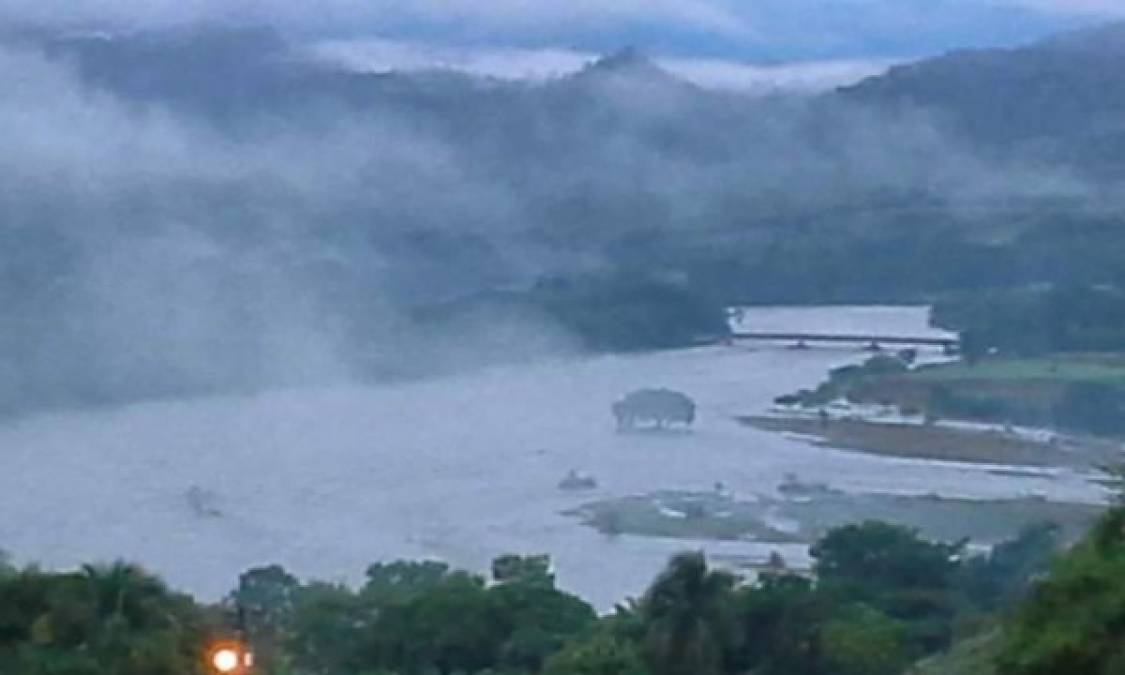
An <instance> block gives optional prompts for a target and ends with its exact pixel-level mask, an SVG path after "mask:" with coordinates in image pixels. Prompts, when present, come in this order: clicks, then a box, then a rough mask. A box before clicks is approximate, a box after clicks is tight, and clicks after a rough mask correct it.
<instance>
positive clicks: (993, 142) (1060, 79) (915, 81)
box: [840, 23, 1125, 177]
mask: <svg viewBox="0 0 1125 675" xmlns="http://www.w3.org/2000/svg"><path fill="white" fill-rule="evenodd" d="M1122 63H1125V23H1118V24H1112V25H1107V26H1102V27H1099V28H1094V29H1087V30H1083V31H1077V32H1073V33H1067V34H1064V35H1059V36H1057V37H1054V38H1051V39H1048V40H1044V41H1042V42H1038V43H1035V44H1031V45H1028V46H1025V47H1021V48H1017V49H986V50H973V51H959V52H954V53H951V54H948V55H945V56H942V57H939V58H935V59H929V60H925V61H920V62H917V63H911V64H906V65H901V66H896V67H894V68H891V70H890V71H889V72H888V73H887V74H886V75H883V76H880V77H874V78H870V79H868V80H865V81H863V82H861V83H859V84H857V85H855V86H852V87H847V88H845V89H843V90H842V91H841V92H840V94H841V95H842V96H843V97H844V98H846V99H850V100H855V101H862V102H865V103H868V104H874V105H878V106H903V105H906V106H916V107H920V108H925V109H929V110H931V111H936V112H937V113H939V114H940V115H941V116H942V117H943V118H944V119H945V120H946V121H947V122H949V123H951V124H952V125H953V127H954V128H955V129H956V130H957V131H958V132H961V133H964V134H966V135H968V136H969V137H971V138H972V139H973V140H974V141H975V142H979V143H983V144H987V145H989V146H993V147H998V148H1003V149H1005V150H1007V151H1009V152H1012V151H1022V152H1026V153H1028V154H1029V155H1034V156H1037V157H1038V158H1039V159H1041V160H1043V159H1053V160H1061V161H1067V162H1069V163H1071V164H1072V165H1073V166H1075V167H1076V168H1079V169H1083V170H1096V171H1098V172H1102V173H1109V174H1112V175H1113V176H1117V177H1119V176H1121V175H1122V174H1123V172H1125V161H1123V160H1122V159H1121V158H1122V157H1123V156H1125V154H1123V153H1122V150H1123V149H1125V69H1123V68H1122V67H1121V64H1122Z"/></svg>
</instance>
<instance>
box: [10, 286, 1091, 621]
mask: <svg viewBox="0 0 1125 675" xmlns="http://www.w3.org/2000/svg"><path fill="white" fill-rule="evenodd" d="M743 323H744V324H745V325H746V326H747V327H749V328H754V329H760V330H793V331H810V332H815V331H831V330H838V331H845V332H880V333H882V332H886V333H902V334H910V335H920V334H932V333H934V331H932V330H931V329H929V328H928V327H927V325H926V310H925V309H924V308H880V307H863V308H840V307H836V308H813V309H785V308H776V309H755V310H750V311H749V312H748V313H747V315H746V317H745V318H744V320H743ZM864 357H865V354H864V353H863V352H862V351H860V349H859V348H857V347H836V348H814V349H810V350H807V351H797V350H792V349H788V348H787V347H786V346H784V345H737V346H729V347H718V346H717V347H705V348H699V349H691V350H684V351H673V352H662V353H650V354H643V355H636V356H605V357H597V358H587V359H578V360H560V361H553V362H546V363H541V364H538V365H532V366H520V367H511V368H496V369H492V370H488V371H484V372H477V373H472V374H466V375H462V376H458V377H453V378H446V379H440V380H430V381H422V382H415V383H409V384H398V385H394V386H384V387H341V388H331V389H319V390H312V391H308V390H305V391H287V392H277V393H270V394H263V395H257V396H252V397H224V398H212V399H203V400H193V401H178V402H166V403H147V404H143V405H136V406H131V407H127V408H122V409H118V410H112V411H100V412H97V413H88V414H86V413H84V414H67V415H47V416H40V417H35V418H31V419H27V420H24V421H21V422H19V423H15V424H11V425H9V426H7V427H3V428H0V549H5V550H7V551H9V552H10V553H12V554H13V555H14V556H15V558H16V559H17V560H21V561H32V560H34V561H37V562H39V563H42V564H44V565H46V566H50V567H55V566H71V565H75V564H77V563H79V562H85V561H91V560H94V561H97V560H103V561H104V560H110V559H113V558H117V557H123V558H127V559H130V560H134V561H137V562H140V563H142V564H143V565H145V566H146V567H148V568H149V569H151V570H153V571H155V572H157V573H160V574H161V575H163V576H164V577H165V578H166V579H167V580H168V581H169V582H170V583H171V584H172V585H174V586H176V587H178V588H182V589H185V590H188V591H191V592H194V593H196V594H198V595H200V596H202V597H204V598H208V599H215V598H217V597H219V596H221V595H223V594H224V593H226V592H227V591H228V590H229V589H230V588H231V587H232V586H233V585H234V584H235V582H236V580H237V576H238V574H239V572H241V571H242V570H245V569H246V568H248V567H250V566H254V565H260V564H265V563H273V562H277V563H281V564H283V565H285V566H286V567H288V568H290V569H291V570H292V571H293V572H295V573H297V574H298V575H300V576H302V577H305V578H308V577H315V578H320V579H326V580H340V581H349V582H356V581H358V580H359V579H361V578H362V573H363V570H364V569H365V567H366V566H367V564H369V563H371V562H373V561H376V560H388V559H395V558H415V559H416V558H441V559H444V560H448V561H449V562H451V563H453V564H455V565H457V566H464V567H468V568H471V569H475V570H481V571H483V570H485V569H487V566H488V562H489V561H490V560H491V559H492V558H493V557H494V556H496V555H498V554H502V553H528V554H532V553H549V554H550V555H551V556H552V558H553V560H554V563H555V566H556V568H557V572H558V576H559V580H560V583H561V584H562V585H563V586H564V587H565V588H567V589H569V590H572V591H574V592H576V593H578V594H580V595H581V596H583V597H584V598H586V599H587V600H589V601H591V602H593V603H594V604H595V605H597V606H598V607H600V608H603V609H605V608H607V607H610V606H612V604H613V603H614V602H617V601H620V600H623V599H624V598H626V597H627V596H630V595H636V594H638V593H639V592H641V591H642V590H643V588H644V587H645V586H646V585H647V584H648V582H649V581H650V580H651V578H652V577H653V576H654V575H655V574H656V573H657V572H658V570H659V569H660V568H661V566H662V565H663V564H664V563H665V561H666V560H667V558H668V556H669V555H671V554H673V553H675V552H677V551H680V550H684V549H691V548H705V549H706V550H707V551H708V552H710V553H714V554H720V555H737V556H744V555H765V553H766V552H768V551H769V550H770V549H772V548H780V549H781V550H782V551H783V552H784V553H785V555H786V557H787V558H790V557H800V556H801V555H802V551H801V550H800V548H799V547H791V549H789V550H787V549H786V547H763V546H761V545H757V544H754V543H750V542H725V543H702V542H684V541H676V540H667V539H651V538H641V537H630V536H621V537H614V538H610V537H606V536H603V535H601V534H599V533H597V532H595V531H594V530H592V529H589V528H586V527H584V526H582V525H580V524H579V523H578V522H577V521H576V520H575V519H574V518H572V517H569V516H564V515H562V512H563V511H565V510H567V509H571V508H573V507H576V506H578V505H580V504H582V503H585V502H588V501H592V500H597V499H607V498H612V497H616V496H625V495H630V494H637V493H646V492H649V491H654V490H690V491H704V490H710V489H712V488H713V486H714V485H715V483H717V482H722V483H723V484H724V485H725V486H726V487H727V488H729V489H730V490H731V491H732V492H733V493H734V495H735V496H737V497H739V498H748V499H752V498H753V496H754V495H758V494H773V493H774V490H775V488H776V486H777V485H778V484H779V483H780V482H781V481H782V480H783V479H784V477H785V475H786V474H789V473H794V474H797V475H799V476H800V477H801V478H802V479H804V480H809V481H824V482H827V483H830V484H831V485H832V486H833V487H837V488H841V489H844V490H849V491H865V492H866V491H876V492H897V493H918V494H924V493H938V494H942V495H948V496H965V497H970V498H981V499H984V498H995V497H1016V496H1021V495H1026V494H1027V493H1029V492H1030V491H1032V490H1035V491H1038V492H1047V493H1048V496H1049V497H1050V498H1052V499H1059V500H1075V501H1090V500H1094V499H1096V498H1097V491H1096V490H1095V489H1094V488H1092V487H1091V486H1090V485H1089V484H1088V483H1086V482H1085V481H1084V480H1082V479H1081V478H1080V477H1078V476H1071V475H1067V474H1062V475H1061V476H1060V477H1059V478H1058V479H1057V480H1055V481H1051V482H1049V483H1046V484H1045V483H1044V481H1041V480H1033V479H1027V478H1021V477H1019V476H1003V475H996V474H994V473H989V472H988V471H987V469H988V468H989V467H984V466H979V465H978V466H972V465H964V464H952V463H935V462H925V461H916V460H902V459H890V458H883V457H875V456H868V455H863V454H857V453H849V452H841V451H836V450H831V449H825V448H818V447H814V446H811V445H809V444H806V443H804V442H801V441H800V440H796V439H792V438H788V437H785V436H783V435H777V434H770V433H766V432H762V431H758V430H755V429H751V428H747V427H745V426H742V425H740V424H739V423H737V422H736V421H735V420H734V419H733V418H732V417H733V416H734V415H738V414H745V413H755V412H762V411H764V410H766V409H767V408H768V407H769V406H770V403H771V401H772V399H773V397H774V396H776V395H778V394H781V393H787V392H791V391H793V390H795V389H798V388H800V387H807V386H812V385H815V384H816V383H817V382H819V381H820V380H822V379H823V378H824V376H825V372H826V371H827V369H828V368H830V367H834V366H838V365H842V364H845V363H849V362H857V361H860V360H862V359H863V358H864ZM650 386H663V387H670V388H674V389H678V390H681V391H683V392H685V393H688V394H690V395H691V396H692V397H693V398H694V399H695V400H696V401H697V403H698V405H699V415H698V420H697V423H696V427H695V430H694V432H693V433H690V434H669V435H663V436H659V435H649V434H625V435H623V434H618V433H616V432H615V430H614V425H613V421H612V418H611V417H610V414H609V408H610V405H611V404H612V402H613V401H614V400H615V399H617V398H619V397H621V396H622V395H623V394H624V393H627V392H628V391H630V390H633V389H637V388H641V387H650ZM571 469H576V470H579V471H582V472H584V473H588V474H591V475H593V476H595V477H596V478H597V481H598V483H599V487H598V489H596V490H593V491H590V492H580V493H573V492H564V491H560V490H559V489H558V488H557V484H558V482H559V480H560V479H561V478H562V477H563V476H564V475H565V474H566V472H567V471H568V470H571ZM193 490H194V494H195V496H194V497H190V496H189V495H191V494H192V491H193ZM201 505H202V506H203V507H204V508H203V510H211V509H214V510H215V511H217V512H218V515H207V514H204V513H201V508H200V507H201Z"/></svg>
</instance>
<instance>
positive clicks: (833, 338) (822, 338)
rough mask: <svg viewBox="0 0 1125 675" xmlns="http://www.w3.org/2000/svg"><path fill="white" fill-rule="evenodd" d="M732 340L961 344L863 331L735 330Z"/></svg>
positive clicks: (878, 345)
mask: <svg viewBox="0 0 1125 675" xmlns="http://www.w3.org/2000/svg"><path fill="white" fill-rule="evenodd" d="M730 338H731V340H763V341H770V342H792V343H794V344H796V346H798V347H807V346H808V345H809V343H813V342H828V343H847V344H862V345H866V346H867V347H868V348H871V349H875V350H878V349H881V348H882V346H883V345H897V346H904V347H941V348H942V349H943V350H944V351H945V352H947V353H952V352H954V351H956V350H957V349H958V348H959V347H960V346H961V340H960V339H959V338H956V337H936V336H932V335H876V334H863V333H781V332H759V331H735V332H734V333H731V336H730Z"/></svg>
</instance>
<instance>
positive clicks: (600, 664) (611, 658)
mask: <svg viewBox="0 0 1125 675" xmlns="http://www.w3.org/2000/svg"><path fill="white" fill-rule="evenodd" d="M543 675H648V670H647V669H646V667H645V664H644V659H643V657H642V655H641V650H640V649H639V648H638V647H637V645H636V644H635V643H633V642H629V641H626V640H622V639H619V638H616V637H614V636H613V635H612V634H610V633H608V632H599V633H597V634H596V635H594V636H593V637H591V638H589V639H587V640H584V641H580V642H576V643H573V644H571V645H569V646H567V647H566V648H565V649H563V650H562V651H560V652H559V653H557V654H555V655H554V656H552V657H551V658H549V659H547V662H546V663H545V664H544V666H543Z"/></svg>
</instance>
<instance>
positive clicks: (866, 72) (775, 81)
mask: <svg viewBox="0 0 1125 675" xmlns="http://www.w3.org/2000/svg"><path fill="white" fill-rule="evenodd" d="M311 52H312V53H313V55H314V56H315V57H317V58H321V59H325V60H328V61H331V62H334V63H339V64H342V65H344V66H345V67H347V68H350V69H353V70H356V71H360V72H391V71H417V70H428V69H447V70H454V71H459V72H465V73H471V74H474V75H482V76H486V77H495V78H500V79H506V80H524V79H526V80H546V79H551V78H556V77H561V76H565V75H568V74H572V73H575V72H577V71H579V70H581V69H582V68H584V67H586V66H588V65H589V64H591V63H593V62H594V61H596V60H597V59H598V58H599V57H600V55H598V54H594V53H592V52H584V51H578V50H570V49H516V48H483V47H481V48H474V47H455V46H449V45H437V44H430V43H423V42H411V41H403V40H386V39H359V40H328V41H323V42H320V43H318V44H316V45H315V46H313V47H312V49H311ZM655 61H656V63H657V64H658V65H659V66H661V67H662V68H664V69H665V70H667V71H668V72H670V73H672V74H674V75H677V76H679V77H681V78H683V79H685V80H687V81H689V82H692V83H694V84H697V85H699V86H702V87H707V88H712V89H725V90H730V91H741V92H748V93H774V92H778V91H782V92H785V91H788V92H816V91H825V90H829V89H833V88H835V87H840V86H845V85H848V84H854V83H855V82H858V81H859V80H862V79H864V78H867V77H872V76H874V75H879V74H881V73H883V72H885V71H886V70H887V68H889V67H890V66H891V65H893V62H891V61H883V60H870V61H864V60H839V61H808V62H793V63H776V64H751V63H743V62H739V61H729V60H723V59H698V58H683V57H681V58H676V57H664V58H656V59H655Z"/></svg>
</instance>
